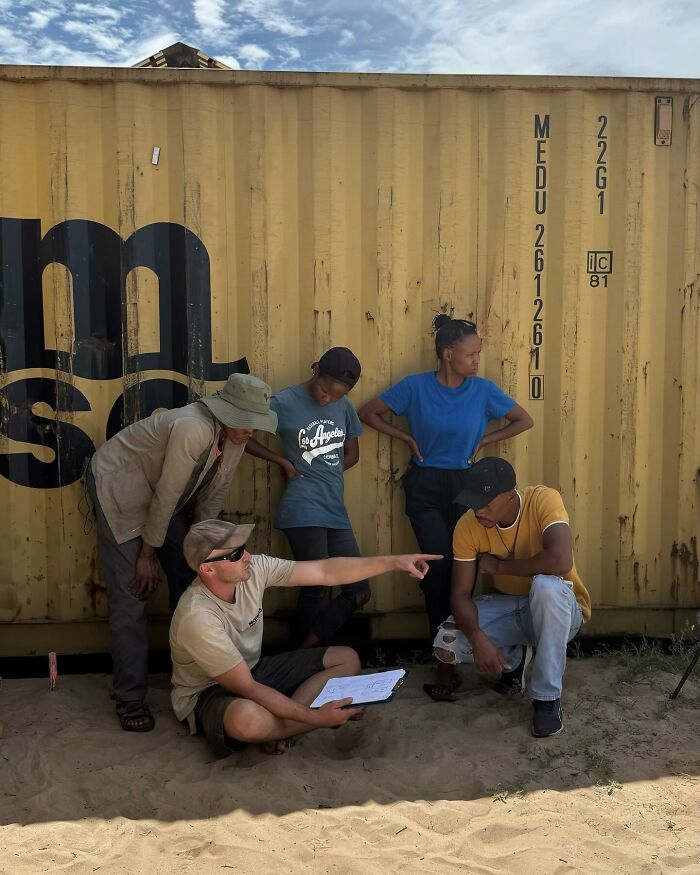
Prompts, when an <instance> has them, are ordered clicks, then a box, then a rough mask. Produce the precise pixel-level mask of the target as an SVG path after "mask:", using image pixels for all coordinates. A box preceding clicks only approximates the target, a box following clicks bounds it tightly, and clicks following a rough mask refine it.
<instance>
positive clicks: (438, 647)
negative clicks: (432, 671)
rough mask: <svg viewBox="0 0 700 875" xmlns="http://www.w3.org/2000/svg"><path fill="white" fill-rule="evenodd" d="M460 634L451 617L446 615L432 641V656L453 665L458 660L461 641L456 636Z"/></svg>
mask: <svg viewBox="0 0 700 875" xmlns="http://www.w3.org/2000/svg"><path fill="white" fill-rule="evenodd" d="M460 634H461V633H459V632H458V629H457V624H456V623H455V622H454V620H453V619H452V617H448V619H447V620H445V621H444V622H443V623H441V624H440V626H439V628H438V631H437V635H436V636H435V641H434V642H433V656H434V657H435V659H437V660H438V662H444V663H446V664H448V665H454V664H455V663H456V662H458V661H460V660H459V658H458V657H459V656H460V649H461V646H460V645H461V642H460V640H459V638H458V636H459V635H460Z"/></svg>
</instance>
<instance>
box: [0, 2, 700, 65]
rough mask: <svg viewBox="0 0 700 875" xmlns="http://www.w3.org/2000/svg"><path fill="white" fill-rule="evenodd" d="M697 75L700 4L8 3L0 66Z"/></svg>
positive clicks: (0, 34)
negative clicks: (181, 49) (184, 53)
mask: <svg viewBox="0 0 700 875" xmlns="http://www.w3.org/2000/svg"><path fill="white" fill-rule="evenodd" d="M178 40H182V41H183V42H186V43H189V44H190V45H194V46H196V47H197V48H200V49H202V51H204V52H206V53H207V54H210V55H212V56H214V57H215V58H218V59H219V60H221V61H223V62H224V63H226V64H228V65H229V66H231V67H234V68H239V67H240V68H241V69H265V70H333V71H340V70H348V71H355V72H358V71H359V72H364V71H395V72H431V73H534V74H549V73H558V74H570V75H621V76H671V77H692V78H695V77H700V2H697V0H692V2H688V0H675V2H671V0H595V2H593V0H232V2H225V0H151V2H143V0H120V2H113V0H97V2H89V0H0V63H6V64H77V65H91V66H93V65H94V66H102V65H107V66H130V65H132V64H134V63H135V62H137V61H140V60H142V59H143V58H145V57H148V56H149V55H150V54H153V53H154V52H156V51H157V50H158V49H161V48H164V47H165V46H168V45H170V44H171V43H173V42H176V41H178Z"/></svg>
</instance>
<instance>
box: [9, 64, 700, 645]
mask: <svg viewBox="0 0 700 875" xmlns="http://www.w3.org/2000/svg"><path fill="white" fill-rule="evenodd" d="M699 95H700V82H698V81H695V80H692V81H691V80H653V79H647V80H641V79H573V78H535V77H475V76H397V75H354V74H342V75H340V74H338V75H336V74H311V73H303V74H302V73H248V72H240V71H235V72H230V73H229V72H222V71H209V70H187V71H184V70H116V69H99V70H93V69H78V68H43V67H0V430H1V432H2V437H0V507H2V508H3V518H4V524H3V525H2V526H1V527H0V556H2V574H1V575H0V620H1V621H3V625H2V626H0V655H8V654H23V653H29V652H32V651H35V650H39V651H42V650H46V649H55V650H62V651H71V652H76V651H80V650H86V651H87V650H94V649H104V648H105V646H106V642H107V632H106V623H105V621H104V618H105V616H106V599H105V594H104V590H103V588H102V586H101V583H100V579H99V572H98V570H97V568H96V564H95V544H94V533H93V531H92V530H91V525H90V517H89V512H88V508H87V505H86V501H85V498H84V490H83V486H82V483H81V481H80V473H81V466H82V462H83V460H84V458H85V457H86V456H88V455H89V454H90V452H91V451H92V449H93V448H94V447H95V446H98V445H99V444H100V443H101V442H102V441H104V440H105V436H106V435H107V434H111V433H113V432H114V431H115V430H116V429H118V428H119V427H120V426H121V424H122V423H123V422H127V421H131V420H132V419H133V418H135V417H138V416H143V415H146V414H147V413H148V412H150V410H151V409H154V408H155V407H158V406H174V405H178V404H182V403H186V401H187V399H188V392H201V391H205V390H208V389H213V388H215V387H216V386H218V385H220V384H221V381H222V380H223V379H224V378H225V376H226V375H227V374H228V373H229V372H231V371H233V370H236V369H240V368H244V367H245V361H244V360H247V364H248V365H249V367H250V370H251V371H252V372H253V373H255V374H257V375H259V376H261V377H264V378H265V379H267V380H268V381H269V382H270V383H271V385H272V386H273V388H274V389H278V388H281V387H282V386H285V385H289V384H290V383H291V382H294V381H298V380H301V379H303V378H304V377H305V376H306V375H307V374H308V368H309V365H310V363H311V362H312V361H314V360H315V359H316V358H318V356H319V354H320V353H321V352H322V351H323V350H324V349H325V348H327V347H328V346H329V345H332V344H343V345H347V346H350V347H351V348H352V349H353V350H355V351H356V352H357V354H358V355H359V357H360V359H361V361H362V364H363V378H362V380H361V382H360V384H359V385H358V387H357V389H356V390H355V391H354V392H353V395H352V399H353V401H354V402H355V403H356V404H359V403H361V402H362V401H363V400H366V399H367V398H370V397H372V396H374V395H376V394H377V393H378V392H379V391H381V390H382V389H384V388H385V387H387V386H388V385H390V384H391V383H392V382H395V381H396V380H398V379H400V378H401V377H403V376H404V375H406V374H408V373H411V372H415V371H418V370H421V369H428V368H430V367H431V365H432V363H433V346H432V338H431V336H430V333H429V327H430V322H431V319H432V317H433V315H434V314H435V313H436V312H439V311H447V312H451V311H453V310H454V312H455V313H456V314H457V315H460V316H466V315H469V316H471V317H473V318H475V319H476V321H477V322H478V324H479V328H480V332H481V333H482V335H483V337H484V355H483V358H482V374H483V375H484V376H486V377H488V378H490V379H493V380H495V381H496V382H497V383H499V384H500V385H501V386H502V387H503V388H504V389H505V390H506V391H507V392H509V393H510V394H511V395H513V396H514V397H515V398H516V399H517V400H518V401H519V402H521V403H522V404H523V405H524V406H525V407H526V408H527V409H528V410H529V411H530V412H531V413H532V415H533V417H534V419H535V427H534V428H533V429H532V430H531V431H530V432H528V433H527V434H525V435H524V436H522V437H519V438H517V439H516V440H514V441H513V442H512V443H510V444H508V445H506V446H504V448H503V452H504V454H505V455H506V456H507V457H508V458H509V459H510V460H511V461H512V463H513V464H514V465H515V467H516V470H517V471H518V474H519V478H520V482H521V483H523V484H525V483H537V482H545V483H547V484H550V485H553V486H556V487H557V488H558V489H560V490H561V492H562V493H563V496H564V499H565V502H566V505H567V507H568V508H569V510H570V513H571V517H572V523H573V529H574V533H575V540H576V557H577V564H578V566H579V569H580V571H581V574H582V577H583V579H584V581H585V582H586V584H587V586H588V588H589V590H590V592H591V594H592V597H593V602H594V605H595V611H594V618H593V621H592V623H591V626H590V629H591V630H593V631H598V632H600V631H607V632H624V633H638V632H644V631H646V632H651V633H668V632H670V631H672V630H673V629H675V628H679V626H680V625H681V624H682V621H684V619H685V618H686V616H688V612H689V609H690V608H692V607H693V606H696V605H697V604H698V601H699V598H700V596H699V591H700V585H699V582H698V553H697V534H698V511H699V507H698V499H699V496H700V427H699V425H698V414H697V411H698V409H699V407H700V405H699V404H698V402H699V400H700V397H699V396H700V382H699V380H698V371H699V366H700V344H699V343H698V313H699V308H700V304H699V298H700V289H698V287H697V283H698V281H699V277H700V221H699V216H698V198H699V195H700V162H699V161H698V155H700V118H699V114H700V105H699V104H698V96H699ZM406 463H407V454H406V452H405V447H403V446H399V445H398V444H397V443H396V442H394V443H393V444H390V442H389V441H387V440H386V439H385V438H384V437H381V438H379V437H378V435H377V434H375V433H373V432H370V433H368V434H366V435H365V436H364V437H363V438H362V439H361V464H360V466H358V468H357V469H354V470H352V471H351V472H349V474H348V476H347V497H348V506H349V509H350V512H351V517H352V520H353V524H354V526H355V529H356V532H357V533H358V535H359V537H360V540H361V544H362V548H363V550H364V551H365V552H366V553H374V552H388V551H400V550H407V549H411V548H412V547H413V543H414V542H413V539H412V535H411V532H410V527H409V526H408V524H407V521H406V519H405V517H404V513H403V498H402V494H401V490H400V487H399V482H398V481H399V477H400V475H401V473H402V472H403V470H404V469H405V466H406ZM239 472H240V474H239V477H238V481H237V485H236V487H235V489H234V490H233V491H232V493H231V495H230V496H229V499H228V502H227V511H228V512H229V513H230V514H231V515H232V518H235V519H239V518H240V519H245V520H254V521H255V522H256V523H257V529H256V532H257V534H256V547H257V548H258V549H259V550H266V551H267V550H271V551H273V552H275V553H284V551H285V549H286V545H285V542H284V539H283V538H282V536H281V535H280V534H279V533H278V532H275V531H274V530H273V529H272V527H271V519H272V515H273V511H274V506H275V503H276V500H277V498H278V496H279V493H280V489H281V479H280V477H279V476H278V472H276V471H273V472H272V476H271V477H270V476H269V475H268V471H267V468H266V465H265V464H264V463H262V462H260V461H258V460H255V461H254V460H253V459H252V458H250V457H246V458H245V459H244V461H243V463H242V464H241V467H240V469H239ZM293 599H294V596H293V593H283V594H279V593H276V594H273V595H272V597H271V598H270V602H269V604H268V611H269V613H270V614H274V612H275V611H276V610H277V611H279V610H283V609H287V608H290V607H291V606H292V604H293ZM164 606H165V599H164V598H163V594H162V593H161V594H160V601H159V602H158V603H157V604H156V606H155V608H156V613H157V612H158V611H161V613H162V609H163V608H164ZM369 607H370V611H371V616H372V630H373V633H374V634H375V635H376V636H380V637H392V636H393V637H408V636H413V635H417V634H423V633H424V631H425V621H424V619H423V617H422V613H421V611H422V598H421V596H420V593H419V590H418V587H417V586H416V585H415V583H414V582H413V581H407V580H404V579H398V578H397V579H395V580H393V581H384V582H383V583H378V584H377V585H376V587H375V591H374V596H373V599H372V602H371V604H370V606H369ZM163 627H164V623H162V624H161V630H162V628H163ZM268 628H269V631H270V632H271V634H275V632H277V633H279V631H280V628H281V627H280V626H279V625H278V626H276V625H275V623H274V620H273V622H272V623H270V624H269V626H268Z"/></svg>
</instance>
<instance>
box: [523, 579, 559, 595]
mask: <svg viewBox="0 0 700 875" xmlns="http://www.w3.org/2000/svg"><path fill="white" fill-rule="evenodd" d="M561 585H562V581H561V578H560V577H555V576H554V575H553V574H536V575H535V576H534V577H533V578H532V585H531V586H530V598H532V597H533V596H544V597H545V598H546V597H547V596H549V595H552V594H554V593H556V592H559V591H560V590H561Z"/></svg>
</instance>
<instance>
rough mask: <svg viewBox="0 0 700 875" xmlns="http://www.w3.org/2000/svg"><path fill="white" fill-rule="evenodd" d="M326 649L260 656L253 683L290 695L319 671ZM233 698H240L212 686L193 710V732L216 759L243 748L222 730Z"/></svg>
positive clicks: (220, 687)
mask: <svg viewBox="0 0 700 875" xmlns="http://www.w3.org/2000/svg"><path fill="white" fill-rule="evenodd" d="M327 649H328V648H327V647H309V648H305V649H303V650H293V651H291V652H290V653H278V654H276V655H275V656H263V658H262V659H261V660H260V662H258V663H257V665H256V666H255V667H254V668H253V669H252V670H251V674H252V675H253V680H256V681H257V682H258V683H259V684H265V686H266V687H272V689H273V690H277V691H278V692H279V693H284V695H285V696H291V694H292V693H293V692H294V691H295V690H296V688H297V687H298V686H300V685H301V684H303V683H304V681H305V680H308V678H310V677H312V676H313V675H315V674H318V673H319V672H320V671H323V668H324V666H323V657H324V656H325V653H326V650H327ZM236 699H240V696H235V695H234V694H233V693H232V692H231V691H230V690H227V689H225V688H224V687H222V686H221V684H214V686H211V687H207V689H206V690H203V691H202V692H201V693H200V694H199V697H198V699H197V704H196V706H195V709H194V717H195V723H196V725H197V731H198V732H201V734H202V735H203V736H204V737H205V738H206V740H207V744H208V745H209V747H210V748H211V750H212V751H213V752H214V753H215V754H216V755H217V756H220V757H225V756H228V755H229V754H231V753H235V752H236V751H240V750H243V748H244V747H246V742H244V741H240V740H239V739H237V738H232V737H231V736H230V735H227V734H226V732H225V731H224V714H225V713H226V709H227V708H228V706H229V705H230V704H231V702H235V700H236Z"/></svg>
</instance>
